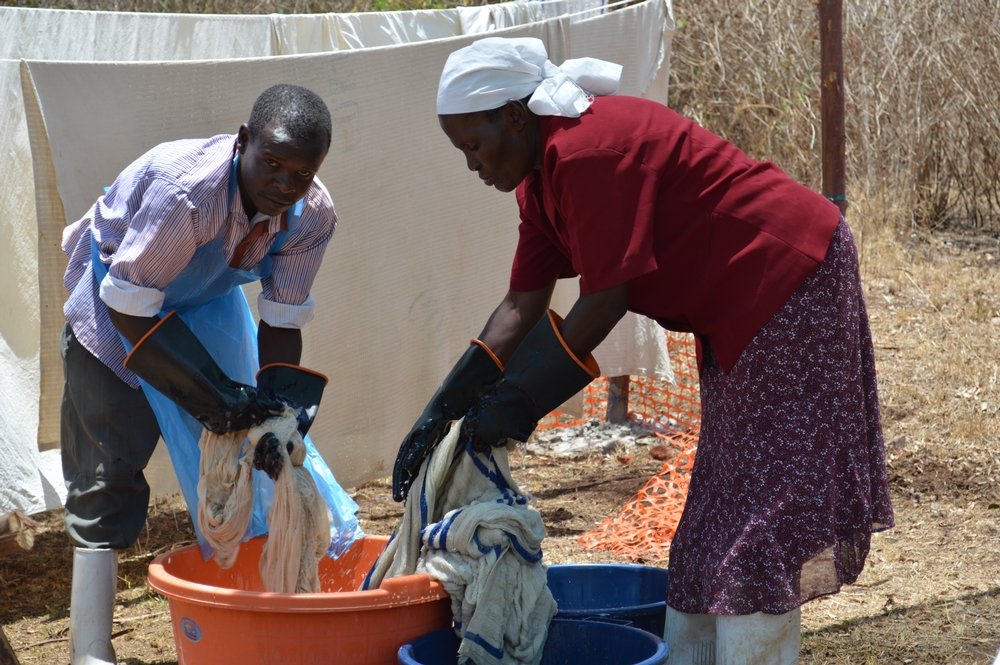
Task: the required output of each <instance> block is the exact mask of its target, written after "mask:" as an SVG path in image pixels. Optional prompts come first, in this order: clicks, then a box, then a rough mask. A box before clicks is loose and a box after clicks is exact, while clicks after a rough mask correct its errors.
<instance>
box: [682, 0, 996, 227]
mask: <svg viewBox="0 0 1000 665" xmlns="http://www.w3.org/2000/svg"><path fill="white" fill-rule="evenodd" d="M674 7H675V10H676V15H677V17H678V24H679V26H680V29H679V30H678V33H677V36H676V37H675V39H674V47H673V48H674V50H673V60H672V63H671V77H672V78H671V106H673V107H674V108H676V109H678V110H679V111H680V112H682V113H684V114H686V115H690V116H691V117H694V118H696V119H698V120H699V121H700V122H701V123H702V124H704V125H706V126H707V127H709V128H711V129H713V130H714V131H716V132H717V133H719V134H721V135H723V136H725V137H727V138H729V139H731V140H733V141H734V142H735V143H736V144H737V145H739V146H741V147H743V148H744V149H745V150H747V151H748V152H750V153H751V154H752V155H754V156H756V157H759V158H764V159H769V160H772V161H775V162H777V163H778V164H780V165H781V166H782V167H783V168H785V169H786V170H787V171H789V172H790V173H792V174H793V175H794V176H796V177H797V178H798V179H800V180H802V181H803V182H805V183H808V184H810V185H811V186H813V187H814V188H816V189H819V182H820V150H819V147H820V146H819V140H820V139H819V136H820V123H819V89H818V82H817V81H818V77H819V64H818V63H819V39H818V33H817V16H816V9H815V3H813V2H760V1H758V0H707V1H699V2H692V1H690V0H675V2H674ZM844 69H845V82H846V86H845V92H846V98H847V101H846V106H847V108H846V130H847V142H848V146H847V174H848V195H849V198H851V199H854V200H861V199H868V200H876V201H879V202H880V203H879V206H878V207H879V208H880V209H881V211H884V212H880V214H879V216H880V217H883V216H884V214H885V213H888V212H889V211H890V210H896V211H905V212H904V214H902V215H901V222H902V223H903V224H909V223H910V222H911V221H914V222H916V223H918V224H919V225H920V226H922V227H924V228H938V227H955V228H964V229H973V230H976V231H987V232H990V233H992V234H993V235H994V236H995V235H996V234H997V233H998V232H1000V198H998V197H1000V187H998V186H997V185H998V183H1000V155H998V146H1000V109H998V106H997V104H996V84H995V82H996V81H997V80H998V77H1000V4H998V3H996V2H995V1H993V0H956V1H954V2H943V3H927V2H921V1H920V0H870V1H867V2H844ZM893 221H894V223H899V222H900V220H899V219H896V220H893Z"/></svg>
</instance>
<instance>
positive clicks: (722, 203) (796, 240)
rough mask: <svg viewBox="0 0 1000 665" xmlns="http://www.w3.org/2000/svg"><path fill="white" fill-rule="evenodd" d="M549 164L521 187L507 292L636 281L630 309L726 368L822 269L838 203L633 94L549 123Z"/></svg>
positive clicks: (544, 127)
mask: <svg viewBox="0 0 1000 665" xmlns="http://www.w3.org/2000/svg"><path fill="white" fill-rule="evenodd" d="M538 125H539V131H540V134H541V137H540V138H541V141H542V144H543V146H544V148H543V155H542V166H541V169H540V170H539V171H535V172H533V173H531V174H530V175H529V176H528V177H527V178H525V180H524V181H523V182H522V183H521V184H520V185H519V186H518V188H517V201H518V205H519V206H520V210H521V225H520V239H519V241H518V246H517V251H516V253H515V255H514V264H513V267H512V269H511V279H510V288H511V290H514V291H533V290H535V289H539V288H542V287H544V286H546V285H548V284H549V283H551V281H552V280H553V279H556V278H559V277H573V276H577V275H579V277H580V294H581V295H587V294H589V293H593V292H596V291H602V290H604V289H608V288H612V287H615V286H618V285H621V284H624V283H627V284H628V301H629V302H628V306H629V309H630V310H631V311H634V312H637V313H639V314H644V315H646V316H649V317H651V318H653V319H656V320H658V321H659V322H660V323H661V324H662V325H664V326H665V327H666V328H669V329H671V330H678V331H683V332H693V333H695V334H696V335H698V337H699V340H700V341H701V342H702V343H703V344H704V343H707V344H708V345H709V347H710V348H711V350H712V353H713V355H714V356H715V357H716V358H717V359H718V361H719V363H720V365H721V366H722V368H723V369H724V370H726V371H728V370H729V369H730V368H731V367H732V366H733V364H734V363H735V362H736V360H737V358H738V357H739V355H740V353H741V352H742V350H743V348H744V347H745V346H746V345H747V343H749V341H750V340H751V339H752V338H753V336H754V334H756V332H757V331H758V330H759V329H760V328H761V326H763V325H764V324H765V323H766V322H767V321H768V319H770V318H771V316H772V315H773V314H774V313H775V312H776V311H777V310H778V308H780V307H781V305H782V304H784V302H785V301H786V300H787V299H788V298H789V296H791V295H792V293H793V292H794V291H795V290H796V288H798V286H799V285H800V284H802V282H803V281H804V280H805V279H806V277H808V276H809V275H810V274H811V273H812V272H813V271H814V270H815V269H816V268H817V267H818V266H819V264H820V263H821V262H822V261H823V258H824V257H825V256H826V250H827V247H828V245H829V243H830V239H831V237H832V236H833V232H834V230H835V229H836V227H837V223H838V222H839V220H840V211H839V209H838V208H837V207H836V206H835V205H833V204H832V203H830V202H829V201H827V200H826V199H824V198H823V197H822V196H820V195H819V194H817V193H816V192H814V191H812V190H810V189H808V188H807V187H805V186H803V185H801V184H799V183H797V182H795V181H794V180H792V179H791V178H790V177H789V176H787V175H786V174H785V173H783V172H782V171H781V170H780V169H778V168H777V167H776V166H774V165H773V164H771V163H768V162H757V161H755V160H753V159H750V158H749V157H748V156H747V155H746V154H744V153H743V152H742V151H741V150H739V149H738V148H736V147H735V146H734V145H732V144H731V143H728V142H727V141H724V140H723V139H721V138H719V137H717V136H715V135H713V134H711V133H710V132H708V131H707V130H705V129H703V128H701V127H699V126H698V125H697V124H695V123H694V122H692V121H691V120H688V119H686V118H684V117H682V116H680V115H678V114H677V113H675V112H673V111H671V110H670V109H669V108H667V107H666V106H663V105H662V104H658V103H656V102H652V101H649V100H644V99H638V98H635V97H624V96H612V97H597V98H596V99H595V100H594V103H593V105H592V106H591V107H590V109H588V110H587V111H586V112H584V114H583V115H582V116H581V117H579V118H563V117H556V116H539V118H538Z"/></svg>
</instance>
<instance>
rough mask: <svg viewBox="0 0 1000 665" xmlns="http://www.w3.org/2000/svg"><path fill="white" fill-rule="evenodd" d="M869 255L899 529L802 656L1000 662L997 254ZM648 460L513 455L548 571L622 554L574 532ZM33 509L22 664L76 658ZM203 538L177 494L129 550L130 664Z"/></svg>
mask: <svg viewBox="0 0 1000 665" xmlns="http://www.w3.org/2000/svg"><path fill="white" fill-rule="evenodd" d="M860 245H861V248H862V257H863V270H864V273H865V279H866V290H867V297H868V305H869V310H870V315H871V319H872V326H873V332H874V335H875V340H876V347H877V348H876V351H877V354H878V359H879V370H880V384H881V390H882V403H883V415H884V420H885V430H886V441H887V455H888V458H889V467H890V473H891V484H892V491H893V499H894V502H895V510H896V520H897V526H896V528H895V529H893V530H891V531H888V532H885V533H883V534H879V535H877V536H875V538H874V541H873V544H872V551H871V555H870V557H869V559H868V565H867V568H866V569H865V571H864V573H863V574H862V576H861V579H860V580H859V583H858V584H857V585H854V586H851V587H846V588H845V589H844V591H843V592H841V593H840V594H837V595H835V596H831V597H828V598H823V599H819V600H817V601H815V602H812V603H808V604H807V605H806V606H805V607H804V608H803V624H804V626H803V630H804V635H803V647H802V659H801V662H802V663H804V664H817V665H818V664H834V665H846V664H848V663H850V664H852V665H854V664H868V663H870V664H882V663H920V664H923V663H926V664H940V663H954V664H969V665H972V664H985V663H989V662H990V660H991V657H992V655H993V654H995V653H996V652H997V649H998V647H1000V385H998V371H1000V369H998V368H1000V360H998V359H1000V246H998V242H997V240H996V239H978V240H976V239H969V238H967V237H966V238H958V237H955V238H947V237H941V236H936V237H917V236H909V237H901V238H900V237H893V238H890V237H875V236H874V235H872V237H867V236H863V235H862V237H861V242H860ZM648 451H649V447H648V446H642V445H639V446H636V447H635V448H634V449H633V451H631V452H633V455H632V456H631V459H630V458H629V457H626V456H619V455H616V454H613V453H612V454H586V455H584V456H580V457H575V458H565V457H556V456H552V455H544V454H536V453H528V452H527V451H525V450H520V451H518V452H516V453H514V456H513V458H512V468H513V470H514V473H515V476H516V478H517V479H518V481H519V482H520V483H521V485H522V487H523V488H524V489H527V490H528V491H530V492H532V493H533V494H534V495H535V497H536V498H537V502H538V503H537V505H538V508H539V510H540V511H541V512H542V515H543V517H544V518H545V522H546V526H547V529H548V537H547V539H546V543H545V547H546V557H547V559H548V560H549V562H551V563H563V562H580V561H615V560H616V559H615V557H614V556H612V555H610V554H607V553H605V552H600V551H597V552H585V551H583V550H582V548H581V547H580V546H579V544H578V543H577V537H578V536H579V535H580V534H581V533H583V532H585V531H587V530H588V529H590V528H592V527H593V526H594V525H596V524H597V523H598V522H600V521H601V520H602V519H604V518H605V517H606V516H608V515H611V514H615V513H617V511H618V510H619V509H620V508H621V507H622V505H624V504H625V503H626V502H627V501H628V500H629V499H630V498H632V496H633V495H634V493H635V492H636V490H637V489H638V488H639V487H640V486H641V485H642V484H643V483H644V482H645V481H646V480H647V479H648V478H649V477H650V476H651V475H652V474H653V473H655V472H656V471H657V470H658V469H659V468H660V466H661V464H662V463H661V462H660V461H657V460H655V459H652V458H651V457H650V456H649V453H648ZM619 457H622V459H624V460H625V461H624V462H623V461H621V460H620V459H619ZM355 497H356V499H357V501H358V503H359V504H360V506H361V513H360V517H361V520H362V524H363V526H364V528H365V530H366V531H367V532H368V533H374V534H385V533H388V532H390V531H391V529H392V528H393V526H394V525H395V524H396V521H397V520H398V519H399V517H400V515H401V508H400V506H399V505H398V504H395V503H393V502H392V500H391V499H390V497H389V488H388V483H387V482H386V481H385V480H379V481H375V482H371V483H368V484H366V485H364V486H362V487H360V488H357V489H356V491H355ZM37 517H38V518H39V520H40V521H41V523H42V527H43V530H42V533H40V534H39V536H38V538H37V539H36V545H35V547H34V549H33V550H32V551H30V552H24V553H18V554H14V555H10V556H7V557H5V558H3V559H0V624H2V625H3V627H4V631H5V632H6V634H7V637H8V639H9V641H10V643H11V645H12V646H13V648H14V650H15V652H16V653H17V656H18V658H19V659H20V661H21V663H23V664H24V665H27V664H29V663H44V664H50V663H65V662H67V661H68V656H67V654H68V644H67V640H66V637H67V631H68V627H69V616H68V612H69V593H70V573H71V552H72V547H71V545H70V543H69V541H68V539H67V538H66V536H65V535H64V533H63V531H62V522H61V514H60V512H59V511H51V512H49V513H44V514H42V515H39V516H37ZM192 539H193V532H192V530H191V528H190V522H189V519H188V516H187V511H186V510H185V508H184V506H183V505H182V502H181V501H180V499H179V497H177V496H172V497H165V498H161V499H158V500H156V501H154V502H153V505H152V506H151V509H150V515H149V520H148V525H147V528H146V530H145V531H144V532H143V534H142V537H141V538H140V540H139V542H138V543H137V544H136V545H135V546H134V547H132V548H131V549H130V550H128V551H125V552H122V553H121V557H120V560H121V564H120V571H119V577H120V579H119V593H118V599H117V606H116V608H115V632H116V637H115V645H116V648H117V650H118V655H119V658H120V660H121V662H123V663H126V664H128V665H168V664H174V663H176V662H177V661H176V651H175V648H174V642H173V637H172V634H171V630H170V616H169V610H168V607H167V603H166V601H165V600H164V599H163V598H161V597H160V596H158V595H157V594H156V593H155V592H153V591H152V590H151V589H150V588H149V587H148V586H147V584H146V568H147V566H148V564H149V562H150V561H151V560H152V558H153V557H154V556H156V555H157V554H160V553H162V552H164V551H168V550H169V549H171V548H173V547H176V546H179V545H184V544H188V543H190V542H192ZM647 563H650V564H652V565H666V563H667V562H663V561H661V562H647Z"/></svg>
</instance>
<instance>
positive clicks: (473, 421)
mask: <svg viewBox="0 0 1000 665" xmlns="http://www.w3.org/2000/svg"><path fill="white" fill-rule="evenodd" d="M560 323H562V319H560V318H559V316H558V315H557V314H556V313H555V312H553V311H551V310H549V313H548V316H545V317H543V318H542V320H541V321H539V322H538V323H537V324H536V325H535V327H534V328H532V329H531V332H529V333H528V336H527V337H525V338H524V341H523V342H521V344H520V346H518V347H517V350H516V351H514V355H513V356H511V358H510V361H509V362H508V363H507V366H506V367H505V368H504V372H503V378H501V379H500V381H498V382H497V383H496V385H494V386H493V387H492V388H490V389H489V390H488V391H486V392H485V393H484V394H483V396H482V397H481V398H480V399H479V400H478V402H476V404H474V405H473V406H472V408H470V409H469V411H468V413H466V415H465V420H463V421H462V431H461V433H460V440H461V441H462V443H471V444H472V448H473V449H474V450H476V451H479V452H486V451H487V450H489V449H490V448H491V447H498V446H504V445H506V444H507V439H515V440H517V441H527V440H528V437H529V436H531V433H532V432H534V431H535V427H536V426H537V425H538V421H539V420H541V419H542V418H544V417H545V416H546V415H548V413H549V412H551V411H552V410H553V409H555V408H557V407H558V406H559V405H560V404H562V403H563V402H565V401H566V400H567V399H569V398H570V397H572V396H573V395H575V394H576V393H577V392H579V391H580V390H582V389H583V388H585V387H586V386H587V384H588V383H590V382H591V381H592V380H593V379H594V378H595V377H597V376H598V375H599V374H600V368H599V367H598V366H597V362H596V361H595V360H594V357H593V356H588V357H587V358H586V359H585V360H584V361H583V362H581V361H579V360H578V359H577V358H576V356H575V355H573V353H572V352H571V351H570V350H569V348H568V347H567V346H566V343H565V342H564V341H563V339H562V336H561V335H560V334H559V324H560Z"/></svg>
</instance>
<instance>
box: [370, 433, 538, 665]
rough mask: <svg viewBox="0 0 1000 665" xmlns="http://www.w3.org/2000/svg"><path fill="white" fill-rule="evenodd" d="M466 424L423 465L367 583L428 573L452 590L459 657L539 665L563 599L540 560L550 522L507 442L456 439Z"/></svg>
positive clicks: (480, 663) (483, 663) (496, 664)
mask: <svg viewBox="0 0 1000 665" xmlns="http://www.w3.org/2000/svg"><path fill="white" fill-rule="evenodd" d="M460 428H461V421H456V422H454V423H452V426H451V430H450V431H449V433H448V434H447V435H445V437H444V439H443V440H442V441H441V442H440V443H439V444H438V445H437V447H436V448H435V449H434V451H433V452H432V453H431V455H430V456H429V457H428V458H427V459H426V460H425V461H424V463H423V466H422V467H421V469H420V472H419V473H418V475H417V477H416V479H415V480H414V482H413V486H412V487H413V488H412V489H411V491H410V495H409V497H408V498H407V501H406V506H405V508H404V512H403V517H402V519H401V521H400V523H399V525H398V526H397V527H396V530H395V532H394V533H393V536H392V538H391V539H390V541H389V543H388V545H387V546H386V549H385V551H384V552H383V553H382V555H381V556H380V557H379V559H378V560H377V561H376V562H375V564H374V566H373V567H372V570H371V571H370V572H369V574H368V578H367V579H366V580H365V584H364V588H365V589H374V588H377V587H378V586H379V584H381V582H382V580H383V579H385V578H387V577H396V576H399V575H410V574H413V573H415V572H426V573H427V574H428V575H429V576H430V577H432V578H434V579H436V580H438V581H440V582H441V584H442V586H444V588H445V591H447V592H448V594H449V595H450V596H451V605H452V613H453V615H454V623H455V632H456V634H457V635H458V636H459V637H460V638H462V641H461V644H460V646H459V651H458V662H460V663H466V662H472V663H476V665H537V664H538V663H539V661H540V660H541V657H542V649H543V647H544V645H545V639H546V637H547V635H548V626H549V621H550V620H551V619H552V617H553V616H554V615H555V613H556V609H557V608H556V603H555V600H554V599H553V598H552V593H551V592H550V591H549V588H548V586H547V584H546V573H545V568H544V566H543V565H542V548H541V543H542V539H543V538H544V537H545V526H544V525H543V523H542V518H541V515H540V514H539V512H538V510H537V509H536V508H535V507H534V505H533V503H534V500H533V498H532V497H531V496H529V495H528V494H526V493H524V492H522V491H521V490H520V489H519V488H518V486H517V484H516V483H515V482H514V480H513V478H511V474H510V467H509V465H508V460H507V449H506V448H502V447H501V448H494V449H492V450H491V451H490V452H487V453H477V452H475V451H473V450H472V448H471V447H470V446H468V445H461V444H459V441H458V439H459V436H458V434H459V430H460Z"/></svg>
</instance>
